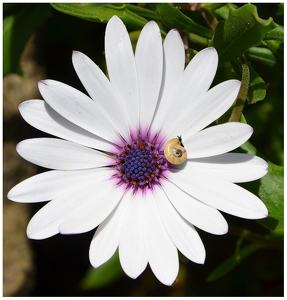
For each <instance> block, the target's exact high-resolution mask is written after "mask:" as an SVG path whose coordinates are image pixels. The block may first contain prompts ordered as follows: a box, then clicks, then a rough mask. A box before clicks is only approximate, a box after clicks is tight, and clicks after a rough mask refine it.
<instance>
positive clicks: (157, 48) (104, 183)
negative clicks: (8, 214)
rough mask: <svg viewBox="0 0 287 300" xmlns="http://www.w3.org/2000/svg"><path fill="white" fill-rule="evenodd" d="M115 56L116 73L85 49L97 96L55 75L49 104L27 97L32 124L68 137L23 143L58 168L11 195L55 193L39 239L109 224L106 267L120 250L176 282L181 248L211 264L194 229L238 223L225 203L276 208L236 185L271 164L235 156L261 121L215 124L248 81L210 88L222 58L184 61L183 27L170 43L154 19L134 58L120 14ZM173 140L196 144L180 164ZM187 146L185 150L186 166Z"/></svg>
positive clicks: (131, 270)
mask: <svg viewBox="0 0 287 300" xmlns="http://www.w3.org/2000/svg"><path fill="white" fill-rule="evenodd" d="M105 56H106V63H107V68H108V73H109V80H108V79H107V77H106V76H105V75H104V73H103V72H102V71H101V70H100V68H99V67H98V66H97V65H95V64H94V63H93V62H92V61H91V60H90V59H89V58H88V57H87V56H85V55H84V54H82V53H80V52H74V53H73V58H72V59H73V65H74V68H75V70H76V72H77V74H78V76H79V78H80V80H81V82H82V83H83V85H84V87H85V89H86V90H87V92H88V94H89V95H90V97H88V96H86V95H85V94H83V93H81V92H80V91H78V90H76V89H74V88H72V87H70V86H68V85H66V84H64V83H61V82H57V81H54V80H44V81H40V82H39V89H40V92H41V94H42V96H43V98H44V99H45V101H42V100H29V101H26V102H23V103H22V104H20V106H19V110H20V113H21V115H22V116H23V118H24V119H25V120H26V121H27V122H28V123H29V124H30V125H32V126H34V127H35V128H37V129H39V130H42V131H44V132H47V133H49V134H51V135H54V136H56V137H59V138H61V139H56V138H34V139H28V140H24V141H22V142H20V143H19V144H18V145H17V151H18V153H19V154H20V155H21V156H22V157H23V158H24V159H26V160H28V161H30V162H31V163H34V164H36V165H38V166H41V167H44V168H48V169H54V170H52V171H48V172H45V173H41V174H38V175H36V176H33V177H31V178H29V179H27V180H25V181H23V182H21V183H20V184H18V185H17V186H15V187H14V188H13V189H12V190H11V191H10V192H9V194H8V198H9V199H11V200H13V201H17V202H23V203H27V202H30V203H33V202H41V201H49V200H51V201H50V202H49V203H48V204H46V205H45V206H44V207H43V208H42V209H41V210H40V211H38V212H37V213H36V214H35V215H34V216H33V218H32V219H31V221H30V223H29V225H28V228H27V235H28V237H29V238H31V239H45V238H48V237H51V236H53V235H55V234H57V233H61V234H76V233H82V232H87V231H90V230H92V229H94V228H96V227H97V226H98V228H97V230H96V232H95V235H94V237H93V239H92V242H91V246H90V251H89V257H90V261H91V264H92V265H93V266H94V267H95V268H97V267H99V266H101V265H102V264H104V263H105V262H106V261H107V260H109V259H110V258H111V257H112V255H113V254H114V253H115V251H116V250H117V248H118V249H119V258H120V262H121V266H122V268H123V270H124V271H125V273H126V274H127V275H128V276H130V277H131V278H137V277H138V276H139V275H140V274H141V273H142V272H143V271H144V270H145V268H146V266H147V264H149V265H150V267H151V269H152V271H153V273H154V274H155V276H156V277H157V278H158V280H160V281H161V282H162V283H163V284H166V285H171V284H172V283H173V282H174V280H175V279H176V277H177V274H178V270H179V259H178V251H177V249H178V250H179V251H180V252H181V253H182V254H184V255H185V256H186V257H187V258H188V259H190V260H191V261H193V262H195V263H199V264H203V263H204V260H205V249H204V246H203V243H202V241H201V239H200V237H199V235H198V233H197V230H196V229H195V228H194V227H193V226H196V227H197V228H199V229H201V230H204V231H206V232H209V233H212V234H218V235H220V234H225V233H226V232H227V231H228V225H227V222H226V221H225V219H224V217H223V216H222V214H221V213H220V212H219V211H223V212H226V213H228V214H231V215H234V216H238V217H241V218H246V219H260V218H264V217H266V216H267V214H268V212H267V209H266V207H265V205H264V204H263V203H262V202H261V200H260V199H259V198H257V197H256V196H255V195H253V194H252V193H250V192H249V191H247V190H245V189H243V188H241V187H240V186H238V185H236V184H235V183H240V182H248V181H252V180H256V179H259V178H261V177H262V176H264V175H265V174H266V173H267V167H268V165H267V163H266V162H265V161H264V160H262V159H261V158H259V157H256V156H252V155H247V154H237V153H227V152H229V151H231V150H233V149H235V148H237V147H239V146H240V145H242V144H243V143H244V142H245V141H247V140H248V139H249V138H250V136H251V134H252V132H253V130H252V128H251V127H250V126H249V125H246V124H241V123H235V122H234V123H226V124H222V125H216V126H211V127H208V128H207V129H204V128H205V127H206V126H208V125H209V124H211V123H212V122H214V121H215V120H216V119H218V118H219V117H220V116H221V115H222V114H224V113H225V112H226V111H227V110H228V109H229V108H230V106H231V105H232V103H233V102H234V100H235V99H236V97H237V94H238V92H239V89H240V84H241V83H240V82H239V81H237V80H228V81H225V82H223V83H220V84H218V85H217V86H215V87H213V88H211V89H210V90H209V88H210V86H211V83H212V81H213V79H214V76H215V73H216V69H217V64H218V55H217V52H216V50H215V49H214V48H207V49H204V50H203V51H201V52H199V53H198V54H197V55H196V56H195V57H194V58H193V59H192V60H191V62H190V63H189V64H188V66H187V67H186V68H185V69H184V62H185V54H184V47H183V43H182V40H181V38H180V35H179V33H178V31H177V30H171V31H170V32H169V33H168V35H167V36H166V38H165V41H164V43H163V44H162V39H161V35H160V30H159V27H158V26H157V24H156V23H155V22H153V21H151V22H149V23H148V24H147V25H146V26H145V27H144V28H143V30H142V32H141V35H140V37H139V40H138V43H137V47H136V51H135V54H134V53H133V50H132V45H131V42H130V39H129V35H128V32H127V30H126V28H125V26H124V24H123V23H122V21H121V20H120V19H119V18H118V17H116V16H114V17H113V18H111V20H110V21H109V22H108V24H107V28H106V34H105ZM177 137H181V142H180V139H177ZM172 139H175V140H173V142H178V144H179V146H181V145H180V144H181V143H182V144H183V146H184V148H185V150H186V153H187V159H186V161H185V162H184V163H182V164H178V165H177V164H171V163H169V162H168V161H167V159H166V158H167V156H168V155H167V153H166V155H164V147H165V145H166V144H167V143H169V141H170V140H172ZM172 149H173V148H171V149H169V150H167V151H169V153H168V154H172V151H173V150H172ZM99 150H100V151H99ZM183 151H184V150H183ZM107 152H108V153H111V154H113V155H112V156H111V155H107V154H106V153H107ZM181 154H182V153H181V152H180V151H179V153H174V155H175V158H174V159H175V162H176V160H178V159H179V158H180V157H181Z"/></svg>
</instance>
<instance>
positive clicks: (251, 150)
mask: <svg viewBox="0 0 287 300" xmlns="http://www.w3.org/2000/svg"><path fill="white" fill-rule="evenodd" d="M239 149H240V150H241V152H244V153H248V154H253V155H257V156H261V157H262V155H261V154H260V153H259V152H258V151H257V150H256V149H255V147H254V146H252V145H251V143H250V142H246V143H244V144H243V145H242V146H241V147H240V148H239ZM265 160H266V159H265ZM267 162H268V173H267V174H266V175H265V176H264V177H263V178H261V179H260V180H256V181H252V182H248V183H244V184H242V186H243V187H244V188H246V189H248V190H249V191H251V192H252V193H254V194H255V195H257V196H258V197H259V198H260V199H261V200H262V201H263V202H264V204H265V205H266V207H267V209H268V217H267V218H265V219H261V220H258V221H257V222H258V223H259V224H261V225H262V226H264V227H265V228H267V229H270V230H281V229H284V167H282V166H277V165H275V164H273V163H272V162H270V161H267Z"/></svg>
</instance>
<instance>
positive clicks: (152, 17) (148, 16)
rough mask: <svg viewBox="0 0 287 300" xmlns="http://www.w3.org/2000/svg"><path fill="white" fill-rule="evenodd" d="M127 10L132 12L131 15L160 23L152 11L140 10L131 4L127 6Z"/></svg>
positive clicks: (140, 8)
mask: <svg viewBox="0 0 287 300" xmlns="http://www.w3.org/2000/svg"><path fill="white" fill-rule="evenodd" d="M127 8H128V9H129V10H130V11H131V12H133V13H135V14H137V15H139V16H141V17H144V18H146V19H148V20H154V21H160V19H159V17H158V16H157V14H156V13H155V12H154V11H152V10H149V9H146V8H142V7H139V6H137V5H132V4H127Z"/></svg>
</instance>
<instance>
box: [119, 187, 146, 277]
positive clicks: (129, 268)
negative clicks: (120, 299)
mask: <svg viewBox="0 0 287 300" xmlns="http://www.w3.org/2000/svg"><path fill="white" fill-rule="evenodd" d="M142 200H143V199H142V192H141V191H139V192H137V193H136V194H135V195H134V197H133V198H132V199H130V205H129V207H128V209H127V211H126V214H125V218H124V221H123V223H122V230H121V236H120V244H119V256H120V262H121V266H122V268H123V270H124V271H125V273H126V274H127V275H128V276H130V277H131V278H133V279H135V278H137V277H138V276H139V275H140V274H141V273H142V272H143V271H144V270H145V268H146V266H147V257H146V253H145V248H144V242H143V235H142V222H143V218H142V202H143V201H142Z"/></svg>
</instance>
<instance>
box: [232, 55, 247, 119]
mask: <svg viewBox="0 0 287 300" xmlns="http://www.w3.org/2000/svg"><path fill="white" fill-rule="evenodd" d="M239 61H240V63H241V65H242V84H241V88H240V91H239V94H238V97H237V101H236V104H235V106H234V108H233V110H232V113H231V116H230V118H229V120H228V122H238V121H239V119H240V116H241V113H242V110H243V107H244V103H245V100H246V98H247V94H248V88H249V82H250V71H249V67H248V62H247V59H246V58H245V56H244V55H242V56H241V57H239Z"/></svg>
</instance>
